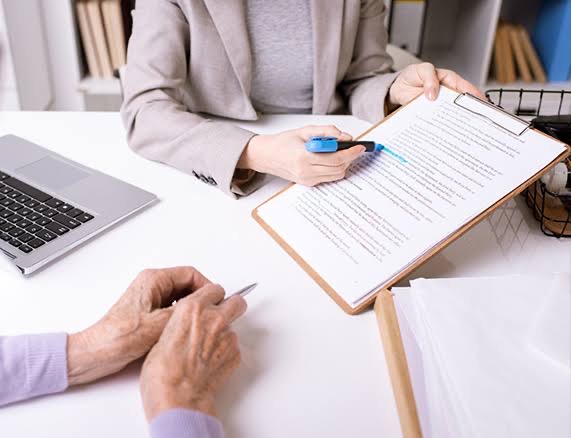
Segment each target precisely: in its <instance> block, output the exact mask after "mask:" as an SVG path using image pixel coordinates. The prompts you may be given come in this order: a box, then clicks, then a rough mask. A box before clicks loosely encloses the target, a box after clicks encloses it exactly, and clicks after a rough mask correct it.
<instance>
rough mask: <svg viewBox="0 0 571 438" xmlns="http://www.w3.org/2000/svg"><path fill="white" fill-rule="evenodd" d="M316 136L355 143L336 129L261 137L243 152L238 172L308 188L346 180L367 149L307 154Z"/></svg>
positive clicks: (308, 128)
mask: <svg viewBox="0 0 571 438" xmlns="http://www.w3.org/2000/svg"><path fill="white" fill-rule="evenodd" d="M317 136H320V137H336V138H338V139H339V140H344V141H348V140H351V139H352V137H351V136H350V135H349V134H346V133H343V132H341V131H340V130H339V129H337V128H336V127H335V126H306V127H305V128H301V129H294V130H292V131H285V132H282V133H279V134H274V135H258V136H256V137H253V138H252V139H251V140H250V143H249V144H248V146H246V148H245V149H244V152H243V153H242V156H241V157H240V160H239V162H238V168H241V169H253V170H255V171H257V172H261V173H268V174H270V175H276V176H279V177H281V178H284V179H287V180H288V181H293V182H296V183H300V184H303V185H306V186H315V185H317V184H320V183H324V182H329V181H337V180H339V179H343V178H345V172H346V171H347V168H348V167H349V166H350V165H351V163H352V162H353V161H355V160H356V159H357V158H358V157H359V155H361V154H362V153H363V152H364V151H365V148H364V147H363V146H354V147H352V148H351V149H347V150H344V151H339V152H334V153H313V152H308V151H307V150H306V149H305V143H306V142H307V141H308V140H309V139H310V138H311V137H317Z"/></svg>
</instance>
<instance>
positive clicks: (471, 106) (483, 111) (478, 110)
mask: <svg viewBox="0 0 571 438" xmlns="http://www.w3.org/2000/svg"><path fill="white" fill-rule="evenodd" d="M416 99H418V97H417V98H416ZM454 104H456V105H458V106H460V107H461V108H464V109H465V110H466V111H469V112H470V113H472V114H475V115H477V116H479V117H482V118H483V119H486V120H488V121H489V122H491V123H493V124H494V125H496V126H500V127H501V128H502V129H504V130H506V131H507V132H508V133H510V134H511V135H514V136H516V137H517V136H521V135H523V134H524V133H525V132H526V131H527V130H529V129H533V128H531V127H530V123H528V122H526V121H524V120H522V119H520V118H518V117H516V116H514V115H513V114H510V113H508V112H507V111H505V110H503V109H502V108H499V107H497V106H495V105H494V104H492V103H489V102H486V101H484V100H481V99H479V98H478V97H475V96H472V95H471V94H468V93H464V94H459V95H458V96H457V97H456V99H455V100H454ZM405 107H406V106H405ZM405 107H401V108H399V109H398V110H396V111H395V112H393V113H392V114H391V115H389V116H388V117H386V118H385V119H383V120H381V121H380V122H379V123H377V124H375V125H373V126H372V127H371V128H369V129H368V130H367V131H365V132H363V133H362V134H361V135H359V136H358V137H357V140H359V139H361V138H363V137H365V136H366V135H367V134H368V133H369V132H371V131H373V130H374V129H376V128H377V127H378V126H379V125H381V124H382V123H384V122H386V121H387V120H389V119H390V118H392V117H395V116H396V115H397V114H398V113H399V111H401V110H402V109H403V108H405ZM536 132H538V133H539V134H541V135H544V136H546V137H548V138H549V139H551V140H555V139H553V138H552V137H549V136H548V135H547V134H544V133H543V132H541V131H536ZM555 141H557V140H555ZM562 144H564V143H562ZM565 147H566V149H565V151H564V152H562V153H561V154H560V155H559V156H558V157H556V158H555V159H554V160H553V161H552V162H551V163H550V164H549V165H548V166H546V167H545V168H544V169H543V170H542V171H540V172H539V173H537V174H535V175H533V176H532V177H531V178H529V179H528V180H527V181H525V182H524V183H523V184H521V185H520V186H518V187H517V188H515V189H514V190H513V191H511V192H510V193H508V194H507V195H506V196H504V197H503V198H502V199H500V200H499V201H497V202H496V203H495V204H493V205H492V206H490V207H489V208H488V209H486V210H485V211H483V212H482V213H480V214H479V215H478V216H476V217H475V218H474V219H472V220H471V221H469V222H467V223H466V224H464V225H463V226H462V227H461V228H459V229H458V230H456V232H454V233H453V234H451V235H450V237H449V238H447V239H446V240H443V241H441V242H439V243H438V244H436V245H435V246H434V247H433V248H432V249H431V250H430V251H428V252H426V253H425V254H423V255H422V256H421V257H419V258H418V259H417V260H416V261H415V262H414V263H412V264H410V265H409V266H408V267H407V268H406V269H404V270H402V271H401V272H399V273H398V274H397V275H395V276H394V277H393V278H391V279H390V280H389V281H387V282H386V283H385V284H383V285H381V287H379V289H378V290H377V291H375V292H374V293H371V294H370V295H369V296H368V298H367V299H365V300H364V301H363V302H361V303H359V304H358V305H356V306H355V307H353V306H351V305H350V304H349V303H347V302H346V301H345V300H344V299H343V298H341V295H340V294H339V293H338V292H337V291H336V290H335V289H333V288H332V287H331V286H330V285H329V284H328V283H327V282H326V281H325V280H324V279H323V277H321V275H319V273H318V272H316V271H315V270H314V269H313V268H312V267H311V266H310V265H309V264H308V263H307V262H306V261H305V260H304V259H303V258H302V257H301V256H300V255H299V254H298V253H297V252H296V251H295V250H294V249H293V248H292V247H291V246H290V245H289V244H288V243H287V242H286V241H285V240H284V239H283V238H282V237H281V236H280V235H279V234H278V233H277V232H276V231H275V230H274V229H272V227H271V226H269V225H268V224H267V223H266V222H265V221H264V220H263V219H262V217H261V216H260V215H259V213H258V209H259V208H260V207H261V206H263V205H265V204H266V203H268V202H270V201H271V200H272V199H274V198H275V197H277V196H279V195H280V194H282V193H283V192H285V191H286V190H289V189H290V188H291V187H292V186H293V184H291V185H289V186H288V187H286V188H285V189H283V190H282V191H280V192H278V193H276V194H275V195H274V196H272V197H271V198H270V199H268V200H267V201H265V202H264V203H262V204H261V205H259V206H258V207H257V208H256V209H254V211H252V217H253V218H254V220H255V221H256V222H258V223H259V224H260V226H261V227H262V228H264V230H266V232H267V233H268V234H270V236H272V238H273V239H274V240H275V241H276V242H277V243H278V244H279V245H280V246H281V247H282V248H283V249H284V250H285V251H286V252H287V253H288V254H289V255H290V257H291V258H293V259H294V260H295V261H296V262H297V263H298V264H299V265H300V266H301V268H302V269H303V270H304V271H305V272H307V273H308V274H309V275H310V276H311V278H313V279H314V280H315V282H316V283H317V284H318V285H319V286H320V287H321V288H322V289H323V290H324V291H325V292H326V293H327V294H328V295H329V296H330V297H331V298H332V299H333V301H335V303H337V305H338V306H339V307H341V309H342V310H343V311H344V312H346V313H348V314H349V315H356V314H359V313H361V312H362V311H364V310H366V309H368V308H369V307H370V306H371V305H372V304H373V303H374V301H375V298H376V297H377V295H379V294H380V293H381V291H383V290H388V289H390V288H391V287H392V286H393V285H395V284H396V283H398V282H399V281H400V280H402V279H404V278H405V277H406V276H407V275H409V274H410V273H412V272H413V271H414V270H415V269H416V268H418V267H419V266H420V265H422V264H423V263H424V262H425V261H427V260H428V259H430V258H431V257H432V256H434V255H436V254H438V253H439V252H440V251H442V250H443V249H444V248H446V247H447V246H448V245H450V244H451V243H452V242H454V241H456V240H457V239H458V238H460V237H462V236H463V235H464V234H465V233H466V232H467V231H469V230H470V229H471V228H473V227H474V226H476V225H477V224H478V223H480V222H481V221H482V220H484V219H485V218H486V217H487V216H488V215H489V214H491V213H493V212H494V210H496V209H497V208H498V207H499V206H501V205H502V204H503V203H504V202H506V201H508V200H510V199H512V198H513V197H515V196H517V195H519V194H520V193H522V192H523V191H524V190H525V189H526V188H527V187H528V186H529V185H530V184H532V183H533V182H534V181H536V180H538V179H539V178H541V176H543V174H545V173H546V172H548V171H549V170H550V169H551V168H552V167H554V166H555V165H556V164H557V163H559V162H560V161H562V160H563V159H565V157H567V156H569V154H570V152H571V148H570V147H569V146H567V145H565Z"/></svg>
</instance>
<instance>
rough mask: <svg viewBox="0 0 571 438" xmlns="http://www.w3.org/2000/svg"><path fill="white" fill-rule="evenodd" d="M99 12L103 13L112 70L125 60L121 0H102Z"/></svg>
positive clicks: (125, 50) (121, 64)
mask: <svg viewBox="0 0 571 438" xmlns="http://www.w3.org/2000/svg"><path fill="white" fill-rule="evenodd" d="M101 13H102V15H103V22H104V25H105V36H106V39H107V45H108V47H109V52H110V56H111V65H112V67H113V69H114V70H118V69H119V68H120V67H122V66H123V65H125V63H126V62H127V59H126V57H127V48H126V44H125V30H124V27H123V11H122V6H121V0H102V2H101Z"/></svg>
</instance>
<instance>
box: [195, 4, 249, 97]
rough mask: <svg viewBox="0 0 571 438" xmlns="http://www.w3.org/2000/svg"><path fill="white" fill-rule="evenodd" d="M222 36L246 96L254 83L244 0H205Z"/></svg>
mask: <svg viewBox="0 0 571 438" xmlns="http://www.w3.org/2000/svg"><path fill="white" fill-rule="evenodd" d="M204 3H205V5H206V8H207V9H208V12H209V13H210V16H211V17H212V21H214V25H215V26H216V29H217V30H218V33H219V34H220V38H221V39H222V43H223V44H224V48H225V49H226V53H227V54H228V58H230V63H231V64H232V67H233V68H234V72H235V73H236V76H238V80H239V81H240V85H241V86H242V90H243V91H244V93H245V94H246V96H249V95H250V87H251V81H252V51H251V48H250V38H249V36H248V28H247V23H246V9H245V6H244V0H224V1H221V0H204Z"/></svg>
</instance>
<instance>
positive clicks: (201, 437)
mask: <svg viewBox="0 0 571 438" xmlns="http://www.w3.org/2000/svg"><path fill="white" fill-rule="evenodd" d="M150 429H151V438H224V431H223V429H222V424H221V423H220V421H218V420H217V419H216V418H214V417H211V416H210V415H206V414H203V413H202V412H197V411H192V410H190V409H171V410H169V411H166V412H163V413H162V414H160V415H159V416H158V417H156V418H155V419H154V420H153V421H151V424H150Z"/></svg>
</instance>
